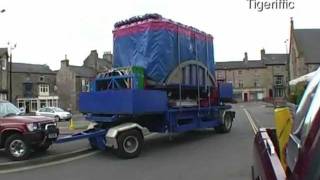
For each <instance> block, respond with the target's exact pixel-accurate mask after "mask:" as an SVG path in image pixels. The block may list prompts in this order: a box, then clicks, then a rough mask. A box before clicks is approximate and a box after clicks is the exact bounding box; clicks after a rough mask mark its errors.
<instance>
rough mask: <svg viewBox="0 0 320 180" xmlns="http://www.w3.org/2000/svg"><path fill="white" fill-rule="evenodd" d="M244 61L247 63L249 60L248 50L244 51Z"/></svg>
mask: <svg viewBox="0 0 320 180" xmlns="http://www.w3.org/2000/svg"><path fill="white" fill-rule="evenodd" d="M243 62H245V63H246V62H248V53H247V52H245V53H244V58H243Z"/></svg>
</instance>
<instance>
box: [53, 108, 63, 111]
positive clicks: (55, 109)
mask: <svg viewBox="0 0 320 180" xmlns="http://www.w3.org/2000/svg"><path fill="white" fill-rule="evenodd" d="M53 109H54V111H55V112H64V110H63V109H61V108H57V107H55V108H53Z"/></svg>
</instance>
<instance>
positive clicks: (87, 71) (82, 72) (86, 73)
mask: <svg viewBox="0 0 320 180" xmlns="http://www.w3.org/2000/svg"><path fill="white" fill-rule="evenodd" d="M69 68H70V70H71V71H73V72H75V73H76V76H80V77H95V76H96V72H95V71H94V70H93V69H91V68H88V67H85V66H69Z"/></svg>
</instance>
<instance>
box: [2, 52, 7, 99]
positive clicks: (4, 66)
mask: <svg viewBox="0 0 320 180" xmlns="http://www.w3.org/2000/svg"><path fill="white" fill-rule="evenodd" d="M8 59H9V54H8V49H7V48H0V70H1V71H0V100H7V99H8Z"/></svg>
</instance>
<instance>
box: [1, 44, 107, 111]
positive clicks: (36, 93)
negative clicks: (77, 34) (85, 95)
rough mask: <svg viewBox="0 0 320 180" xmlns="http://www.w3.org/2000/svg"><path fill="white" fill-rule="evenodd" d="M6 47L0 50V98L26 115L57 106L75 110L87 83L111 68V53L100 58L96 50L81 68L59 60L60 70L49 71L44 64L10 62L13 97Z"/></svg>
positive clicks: (87, 85) (66, 60)
mask: <svg viewBox="0 0 320 180" xmlns="http://www.w3.org/2000/svg"><path fill="white" fill-rule="evenodd" d="M8 59H9V55H8V51H7V49H6V48H0V61H1V73H0V75H1V77H0V99H8V100H10V96H11V98H12V102H13V103H15V104H16V105H17V106H18V107H19V108H21V107H23V108H25V109H26V111H27V112H34V111H36V110H37V109H39V108H41V107H45V106H59V107H62V108H64V109H68V110H71V111H78V105H77V104H78V95H79V93H80V92H85V91H88V90H89V88H90V87H89V86H90V85H89V84H90V83H89V82H90V80H91V79H92V78H94V77H95V76H96V74H97V73H99V72H101V71H104V70H106V69H110V68H111V66H112V54H111V53H104V54H103V57H102V58H99V56H98V53H97V51H96V50H93V51H91V52H90V54H89V55H88V57H87V58H86V59H85V60H84V61H83V65H82V66H73V65H70V64H69V60H68V59H64V60H62V61H61V67H60V69H59V70H57V71H52V70H51V69H50V68H49V66H47V65H40V64H26V63H12V94H11V93H10V73H9V72H10V64H9V63H8Z"/></svg>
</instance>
